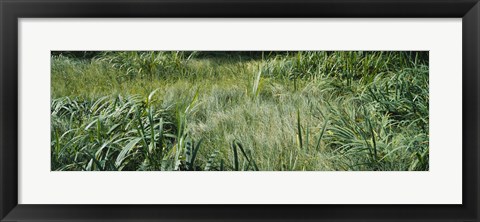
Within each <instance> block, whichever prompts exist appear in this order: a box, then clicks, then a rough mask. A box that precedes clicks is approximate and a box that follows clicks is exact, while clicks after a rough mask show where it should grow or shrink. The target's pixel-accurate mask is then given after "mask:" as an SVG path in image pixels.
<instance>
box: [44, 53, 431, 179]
mask: <svg viewBox="0 0 480 222" xmlns="http://www.w3.org/2000/svg"><path fill="white" fill-rule="evenodd" d="M428 57H429V55H428V52H410V51H403V52H395V51H370V52H366V51H328V52H327V51H300V52H259V51H255V52H212V51H208V52H203V51H195V52H187V51H183V52H179V51H165V52H153V51H151V52H140V51H128V52H52V55H51V170H53V171H427V170H429V122H428V121H429V118H428V117H429V105H428V104H429V91H428V89H429V64H428Z"/></svg>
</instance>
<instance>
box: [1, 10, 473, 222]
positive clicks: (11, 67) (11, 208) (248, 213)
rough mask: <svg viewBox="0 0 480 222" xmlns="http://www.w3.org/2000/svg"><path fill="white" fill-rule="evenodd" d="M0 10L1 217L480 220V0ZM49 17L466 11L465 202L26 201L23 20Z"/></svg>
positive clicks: (462, 15)
mask: <svg viewBox="0 0 480 222" xmlns="http://www.w3.org/2000/svg"><path fill="white" fill-rule="evenodd" d="M0 15H1V17H0V19H1V21H0V24H1V25H0V28H1V37H0V47H1V59H0V68H1V71H0V72H1V74H0V218H1V219H0V220H1V221H375V220H376V221H479V215H480V212H479V208H480V206H479V197H480V196H479V194H480V192H479V189H480V186H479V183H478V180H479V162H480V161H479V160H480V156H479V152H478V147H479V140H478V136H479V134H478V133H479V131H478V126H479V118H478V117H479V102H478V99H479V97H478V95H479V78H478V76H479V59H480V48H479V47H480V44H479V41H480V36H479V35H480V33H479V32H480V26H479V25H480V17H479V16H480V4H479V3H478V0H243V1H240V0H142V1H135V0H118V1H108V0H99V1H95V0H62V1H59V0H37V1H34V0H0ZM47 17H48V18H63V17H65V18H73V17H88V18H106V17H112V18H121V17H127V18H130V17H215V18H225V17H262V18H265V17H269V18H277V17H307V18H309V17H372V18H391V17H395V18H398V17H406V18H426V17H431V18H443V17H457V18H463V19H462V21H463V22H462V32H463V33H462V35H463V37H462V38H463V39H462V41H463V42H462V44H463V52H462V53H463V65H462V68H463V74H462V78H463V79H462V84H463V87H462V98H463V101H462V104H463V105H462V109H463V111H462V112H463V116H462V121H463V126H462V127H463V137H462V138H463V171H462V172H463V181H462V183H463V196H462V198H463V204H462V205H23V204H18V197H17V193H18V159H17V157H18V154H17V148H18V141H17V139H18V130H19V128H18V121H17V120H18V68H17V64H18V22H17V20H18V19H19V18H47ZM446 44H448V43H446ZM39 192H41V191H40V190H39ZM439 195H441V194H439Z"/></svg>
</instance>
